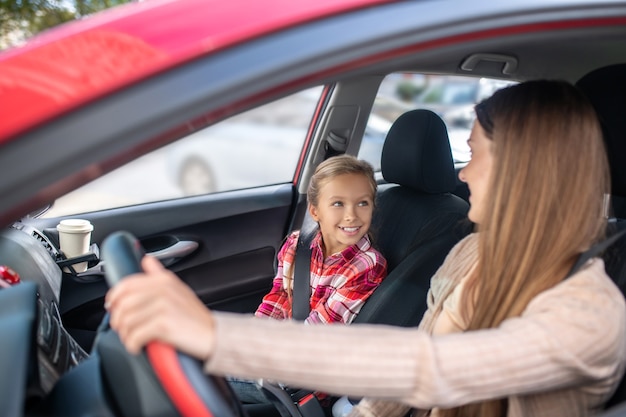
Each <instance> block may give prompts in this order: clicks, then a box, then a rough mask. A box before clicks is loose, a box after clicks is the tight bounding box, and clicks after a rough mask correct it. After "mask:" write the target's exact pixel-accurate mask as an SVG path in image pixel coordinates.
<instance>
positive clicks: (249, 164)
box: [44, 87, 322, 217]
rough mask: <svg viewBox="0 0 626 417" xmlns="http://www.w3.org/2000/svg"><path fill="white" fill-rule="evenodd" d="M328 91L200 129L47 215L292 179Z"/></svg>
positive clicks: (64, 199) (62, 202)
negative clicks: (323, 97)
mask: <svg viewBox="0 0 626 417" xmlns="http://www.w3.org/2000/svg"><path fill="white" fill-rule="evenodd" d="M321 91H322V87H316V88H312V89H308V90H304V91H301V92H298V93H296V94H294V95H292V96H288V97H286V98H283V99H280V100H277V101H275V102H272V103H269V104H266V105H264V106H261V107H258V108H254V109H252V110H250V111H248V112H245V113H241V114H239V115H237V116H234V117H231V118H229V119H227V120H224V121H222V122H220V123H218V124H215V125H213V126H210V127H208V128H206V129H203V130H200V131H198V132H195V133H194V134H192V135H190V136H188V137H185V138H183V139H181V140H178V141H177V142H175V143H173V144H171V145H168V146H166V147H163V148H161V149H158V150H156V151H154V152H152V153H150V154H148V155H145V156H143V157H141V158H139V159H136V160H134V161H132V162H130V163H129V164H127V165H125V166H122V167H120V168H118V169H117V170H115V171H112V172H110V173H109V174H107V175H105V176H103V177H101V178H98V179H97V180H95V181H93V182H91V183H89V184H87V185H85V186H83V187H81V188H79V189H77V190H75V191H73V192H71V193H69V194H67V195H65V196H63V197H61V198H59V199H58V200H57V201H56V202H55V203H54V205H53V207H52V208H51V209H50V210H49V211H48V212H47V213H46V214H45V215H44V217H56V216H63V215H69V214H78V213H84V212H89V211H96V210H102V209H107V208H114V207H123V206H131V205H136V204H142V203H148V202H154V201H162V200H168V199H173V198H180V197H184V196H190V195H198V194H206V193H212V192H218V191H228V190H236V189H242V188H249V187H257V186H263V185H270V184H277V183H284V182H290V181H292V179H293V176H294V171H295V169H296V165H297V163H298V159H299V157H300V153H301V151H302V146H303V144H304V139H305V138H306V132H307V129H308V127H309V124H310V122H311V119H312V117H313V113H314V111H315V106H316V104H317V101H318V99H319V96H320V94H321Z"/></svg>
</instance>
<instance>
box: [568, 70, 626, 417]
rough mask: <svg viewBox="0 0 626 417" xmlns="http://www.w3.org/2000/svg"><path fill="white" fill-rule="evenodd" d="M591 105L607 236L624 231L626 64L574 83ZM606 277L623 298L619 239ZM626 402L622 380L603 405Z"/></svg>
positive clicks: (624, 252)
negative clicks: (601, 158) (608, 209)
mask: <svg viewBox="0 0 626 417" xmlns="http://www.w3.org/2000/svg"><path fill="white" fill-rule="evenodd" d="M576 85H577V87H578V88H580V89H581V90H582V91H583V93H584V94H585V95H586V96H587V98H588V99H589V100H590V101H591V103H592V104H593V106H594V108H595V109H596V113H597V115H598V119H599V120H600V124H601V126H602V132H603V137H604V141H605V145H606V149H607V154H608V159H609V165H610V171H611V201H612V208H613V214H614V216H615V218H613V219H611V222H610V223H609V233H614V232H617V231H620V230H623V229H625V228H626V117H625V115H626V63H624V64H617V65H611V66H608V67H604V68H600V69H597V70H595V71H592V72H590V73H589V74H587V75H585V76H584V77H582V78H581V79H580V80H579V81H578V82H577V83H576ZM603 258H604V261H605V265H606V272H607V274H608V275H609V276H610V277H611V278H612V279H613V281H614V282H615V283H616V284H617V286H618V287H619V288H620V290H621V291H622V293H623V294H626V239H620V240H618V241H617V243H615V244H614V245H613V246H612V247H611V248H609V249H608V250H607V251H606V252H605V253H604V256H603ZM624 401H626V379H622V381H621V383H620V385H619V387H618V388H617V390H616V392H615V393H614V395H613V396H612V398H611V399H610V400H609V401H608V402H607V404H606V407H607V408H610V407H612V406H614V405H616V404H619V403H622V402H624Z"/></svg>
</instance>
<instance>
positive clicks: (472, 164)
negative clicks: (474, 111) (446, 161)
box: [459, 121, 493, 224]
mask: <svg viewBox="0 0 626 417" xmlns="http://www.w3.org/2000/svg"><path fill="white" fill-rule="evenodd" d="M467 143H468V145H469V147H470V150H471V155H472V158H471V159H470V161H469V163H468V164H467V165H466V166H465V167H464V168H463V169H462V170H461V171H460V172H459V179H460V180H461V181H463V182H464V183H466V184H467V186H468V188H469V192H470V197H469V201H470V210H469V213H468V217H469V219H470V220H471V221H472V222H474V223H477V224H480V223H481V222H482V220H483V215H484V211H485V202H486V198H487V188H488V187H489V178H490V176H491V168H492V166H493V153H492V151H491V147H492V142H491V139H489V138H488V137H487V135H486V134H485V131H484V130H483V128H482V126H481V125H480V123H478V121H476V122H474V127H473V128H472V133H471V135H470V138H469V140H468V141H467Z"/></svg>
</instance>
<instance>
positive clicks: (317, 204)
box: [255, 155, 387, 324]
mask: <svg viewBox="0 0 626 417" xmlns="http://www.w3.org/2000/svg"><path fill="white" fill-rule="evenodd" d="M376 188H377V186H376V180H375V179H374V171H373V169H372V167H371V165H370V164H368V163H367V162H365V161H360V160H358V159H356V158H354V157H353V156H349V155H341V156H335V157H332V158H329V159H327V160H326V161H324V162H322V163H321V164H320V165H319V166H318V167H317V169H316V170H315V173H314V174H313V177H312V178H311V182H310V184H309V188H308V190H307V199H308V202H309V206H308V210H309V213H310V215H311V217H312V218H313V220H314V221H315V222H317V224H318V226H319V228H318V231H317V233H316V235H315V237H314V238H313V240H312V243H311V249H312V251H311V265H310V278H311V285H310V286H311V288H312V291H311V301H310V304H311V305H310V307H311V313H310V314H309V316H308V317H307V318H306V319H305V323H308V324H312V323H345V324H348V323H350V322H352V320H353V319H354V318H355V317H356V315H357V314H358V313H359V310H360V309H361V307H362V306H363V303H364V302H365V300H366V299H367V297H369V296H370V294H372V292H373V291H374V289H376V287H377V286H378V285H379V284H380V282H381V281H382V280H383V278H384V277H385V275H386V270H387V262H386V261H385V259H384V258H383V256H382V255H381V254H380V253H379V252H378V251H377V250H376V249H374V248H373V247H372V244H371V242H370V239H369V237H368V231H369V227H370V224H371V222H372V212H373V210H374V199H375V197H376ZM298 235H299V232H294V233H293V234H291V235H290V236H289V237H288V238H287V241H286V242H285V244H284V245H283V246H282V248H281V249H280V251H279V252H278V271H277V275H276V278H274V283H273V287H272V290H271V291H270V293H269V294H267V295H266V296H265V297H264V298H263V302H262V303H261V305H260V306H259V308H258V309H257V311H256V313H255V314H256V316H258V317H271V318H274V319H286V318H290V317H291V316H292V298H291V295H292V289H293V274H294V270H295V265H294V259H295V254H296V244H297V241H298Z"/></svg>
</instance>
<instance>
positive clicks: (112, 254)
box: [102, 231, 245, 417]
mask: <svg viewBox="0 0 626 417" xmlns="http://www.w3.org/2000/svg"><path fill="white" fill-rule="evenodd" d="M143 256H144V252H143V249H142V247H141V244H140V243H139V241H138V240H137V239H136V238H135V237H134V236H133V235H132V234H130V233H128V232H124V231H121V232H115V233H113V234H111V235H109V236H108V237H107V238H106V239H105V240H104V242H103V244H102V259H104V260H106V263H107V264H106V269H105V279H106V281H107V283H108V284H109V287H113V286H114V285H115V284H116V283H118V282H119V281H120V280H121V279H123V278H124V277H126V276H128V275H131V274H134V273H138V272H141V271H142V269H141V264H140V262H141V258H142V257H143ZM111 331H112V330H111ZM117 340H119V339H117ZM116 354H117V355H127V357H125V358H124V359H125V360H126V361H129V362H131V361H132V360H133V359H135V358H136V357H133V355H130V354H129V353H128V352H126V349H124V348H123V347H122V348H121V349H118V352H116ZM141 356H143V358H138V362H137V361H135V362H136V363H139V365H138V366H144V367H145V366H146V365H145V364H146V363H147V364H148V365H147V366H149V367H150V368H151V369H150V371H153V373H154V375H156V378H157V379H158V381H159V382H160V384H161V386H162V388H163V389H164V391H165V392H166V394H167V395H168V397H169V399H170V401H171V402H172V404H173V405H174V408H175V409H176V411H177V412H178V413H179V414H180V415H181V416H182V417H213V416H218V417H242V416H244V415H245V413H244V412H243V409H242V407H241V404H240V402H239V400H238V399H237V397H236V395H235V394H234V392H233V391H232V389H231V388H230V386H229V385H228V383H227V382H226V380H225V379H224V378H220V377H216V376H212V375H206V374H205V373H204V372H203V369H202V362H201V361H199V360H196V359H194V358H192V357H190V356H188V355H185V354H183V353H181V352H177V351H176V350H175V349H174V348H173V347H171V346H170V345H167V344H165V343H161V342H158V341H154V342H151V343H149V344H148V345H147V346H146V348H145V353H143V354H142V355H141ZM146 358H147V361H146V360H145V359H146ZM135 362H133V363H135ZM137 392H140V390H137Z"/></svg>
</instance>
